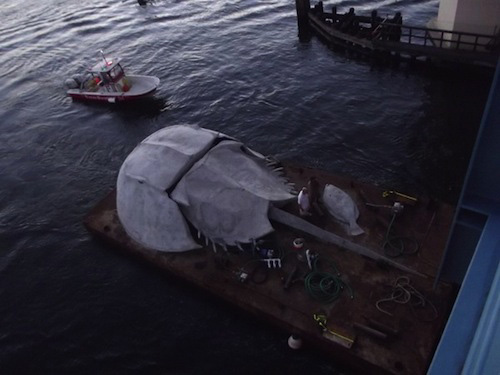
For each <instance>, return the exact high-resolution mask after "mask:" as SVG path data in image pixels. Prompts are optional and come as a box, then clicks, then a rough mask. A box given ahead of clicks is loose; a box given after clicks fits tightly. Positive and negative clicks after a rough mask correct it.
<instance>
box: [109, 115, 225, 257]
mask: <svg viewBox="0 0 500 375" xmlns="http://www.w3.org/2000/svg"><path fill="white" fill-rule="evenodd" d="M217 137H218V133H216V132H213V131H210V130H206V129H202V128H199V127H195V126H183V125H177V126H170V127H167V128H164V129H161V130H159V131H157V132H156V133H154V134H152V135H150V136H149V137H148V138H146V139H145V140H144V141H142V142H141V143H140V144H139V145H138V146H137V147H136V148H135V149H134V150H133V151H132V153H131V154H130V155H129V156H128V157H127V159H126V160H125V162H124V163H123V165H122V167H121V168H120V172H119V174H118V181H117V199H116V203H117V210H118V217H119V218H120V221H121V223H122V224H123V226H124V228H125V230H126V231H127V233H128V234H129V235H130V236H131V237H132V238H133V239H134V240H136V241H137V242H139V243H140V244H142V245H144V246H146V247H148V248H152V249H156V250H160V251H185V250H190V249H195V248H197V247H199V245H198V244H197V243H196V242H195V241H194V240H193V239H192V238H191V234H190V232H189V227H188V225H187V223H186V222H185V220H184V217H183V216H182V214H181V212H180V210H179V208H178V206H177V204H176V203H175V202H174V201H172V200H171V199H170V198H169V196H168V194H167V192H166V189H168V188H170V187H171V186H172V185H173V184H175V183H176V182H177V180H178V179H179V178H180V177H181V176H182V175H183V174H184V173H185V172H186V170H188V169H189V168H190V167H191V165H192V164H193V163H194V162H195V161H196V160H198V159H199V158H200V157H202V156H203V155H204V154H205V152H206V151H207V150H208V149H209V148H210V147H211V145H212V144H213V142H214V141H215V139H217Z"/></svg>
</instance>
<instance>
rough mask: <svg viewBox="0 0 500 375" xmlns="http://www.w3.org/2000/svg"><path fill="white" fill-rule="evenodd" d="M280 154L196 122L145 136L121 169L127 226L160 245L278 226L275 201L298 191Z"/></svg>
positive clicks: (247, 235)
mask: <svg viewBox="0 0 500 375" xmlns="http://www.w3.org/2000/svg"><path fill="white" fill-rule="evenodd" d="M279 172H280V171H279V168H277V167H276V164H275V161H273V160H272V159H269V158H266V157H264V156H263V155H261V154H259V153H257V152H255V151H253V150H251V149H249V148H248V147H246V146H245V145H243V144H242V143H241V142H239V141H238V140H236V139H234V138H232V137H229V136H227V135H225V134H222V133H219V132H216V131H212V130H209V129H204V128H200V127H198V126H193V125H175V126H169V127H166V128H163V129H161V130H159V131H157V132H155V133H153V134H152V135H150V136H149V137H147V138H146V139H145V140H143V141H142V142H141V143H140V144H139V145H138V146H137V147H136V148H135V149H134V150H133V151H132V152H131V153H130V155H129V156H128V157H127V158H126V160H125V161H124V163H123V165H122V166H121V168H120V171H119V173H118V180H117V198H116V199H117V212H118V217H119V219H120V222H121V223H122V225H123V227H124V228H125V231H126V232H127V234H128V235H129V236H130V237H132V238H133V239H134V240H135V241H136V242H138V243H140V244H141V245H143V246H145V247H147V248H149V249H154V250H158V251H165V252H182V251H187V250H192V249H196V248H200V247H201V245H200V243H199V242H198V241H196V240H194V239H193V237H192V236H191V232H192V231H191V229H190V226H189V224H188V223H190V224H191V225H192V227H194V228H195V230H197V231H198V238H199V239H201V235H203V237H204V238H205V245H208V243H209V242H210V243H212V246H213V247H214V249H216V246H217V245H219V246H221V247H223V248H227V246H237V247H240V248H241V244H247V243H252V242H253V241H255V240H257V239H259V238H261V237H263V236H265V235H267V234H269V233H270V232H272V231H273V227H272V226H271V223H270V222H269V218H268V211H269V208H270V206H271V205H272V204H280V203H285V202H287V201H289V200H291V199H293V198H294V197H295V191H294V190H293V185H292V184H289V183H288V181H287V180H286V179H285V178H283V177H282V176H281V175H280V173H279Z"/></svg>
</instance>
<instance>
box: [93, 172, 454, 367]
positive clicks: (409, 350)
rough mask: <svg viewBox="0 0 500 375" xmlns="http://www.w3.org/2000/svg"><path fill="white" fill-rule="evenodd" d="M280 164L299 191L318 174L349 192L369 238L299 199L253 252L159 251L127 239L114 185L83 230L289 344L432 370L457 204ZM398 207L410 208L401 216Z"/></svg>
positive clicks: (360, 363) (361, 361)
mask: <svg viewBox="0 0 500 375" xmlns="http://www.w3.org/2000/svg"><path fill="white" fill-rule="evenodd" d="M282 168H283V169H282V171H283V173H284V175H285V176H286V178H287V179H288V180H289V181H291V182H293V183H294V184H295V186H297V187H301V186H307V182H308V180H309V179H310V178H311V177H312V176H314V177H316V180H317V181H318V182H319V184H320V186H325V185H326V184H332V185H334V186H337V187H339V188H340V189H342V190H343V191H345V192H346V193H347V194H349V196H350V197H351V198H352V199H353V200H354V202H355V203H356V205H357V207H358V209H359V219H358V224H359V225H360V227H361V228H363V230H364V232H365V233H364V234H362V235H360V236H356V237H352V236H349V235H347V234H346V232H345V230H344V229H343V227H342V225H341V224H340V223H339V222H338V221H337V220H334V218H333V217H331V216H330V215H328V213H327V212H326V210H325V209H324V207H323V210H322V212H313V214H312V215H311V216H307V217H301V216H300V214H299V208H298V206H297V202H296V201H291V202H288V203H286V204H285V205H284V206H282V207H280V208H275V207H272V208H271V210H270V214H269V218H270V221H271V223H272V225H273V228H274V232H273V233H271V234H269V235H267V236H266V237H265V238H263V239H262V241H261V242H258V243H256V244H255V246H254V247H253V249H252V251H240V250H237V249H232V248H229V249H227V250H222V249H216V251H214V248H213V247H212V246H208V244H207V246H202V247H201V248H199V249H195V250H191V251H186V252H181V253H179V252H163V251H156V250H152V249H150V248H147V247H145V246H143V245H141V244H140V243H139V242H137V241H136V240H134V239H132V237H131V236H129V235H128V234H127V231H126V230H125V228H124V226H123V225H122V223H121V221H120V218H119V216H118V212H117V191H116V189H114V190H113V191H111V192H110V193H109V194H108V195H107V196H106V197H104V198H103V199H102V200H101V201H100V202H98V203H97V205H96V206H95V207H94V208H93V209H92V210H91V211H90V212H89V213H88V215H87V216H86V217H85V219H84V225H85V227H86V228H87V229H88V230H89V231H90V233H92V234H93V235H95V236H96V237H98V238H100V239H102V240H104V241H106V242H107V243H108V244H110V245H111V246H112V247H113V248H115V249H117V250H118V251H120V252H123V253H124V254H127V255H131V256H135V257H138V258H139V259H142V260H144V261H146V262H148V263H149V264H151V265H153V266H155V267H158V268H160V269H162V270H164V271H165V272H167V273H168V274H170V275H172V276H174V277H177V278H179V279H181V280H184V281H185V282H187V283H190V284H192V285H194V286H196V287H198V288H200V289H202V290H204V291H206V292H209V293H210V294H212V295H214V296H216V297H217V298H220V299H222V300H225V301H227V302H228V303H230V304H232V305H234V306H236V307H238V308H240V309H241V311H242V312H244V313H248V314H252V315H254V316H256V317H257V318H259V319H260V320H262V321H264V322H267V323H269V324H271V325H273V326H276V327H278V328H280V329H281V330H282V331H283V332H284V333H286V334H291V335H292V336H291V338H290V340H289V343H290V342H292V345H291V346H294V344H296V343H297V340H299V339H300V340H302V341H303V342H304V343H305V344H306V345H310V346H314V347H317V348H318V349H320V350H322V351H323V352H324V353H325V355H327V356H329V357H330V358H331V360H332V361H333V362H335V363H337V364H342V365H344V366H347V367H348V368H350V369H352V371H354V372H360V373H364V374H367V373H370V374H424V373H426V371H427V368H428V366H429V364H430V361H431V359H432V356H433V353H434V351H435V348H436V346H437V343H438V340H439V338H440V336H441V333H442V331H443V329H444V326H445V323H446V321H447V318H448V315H449V312H450V309H451V306H452V304H453V302H454V299H455V295H456V290H455V287H454V285H452V284H449V283H446V282H443V281H436V279H435V276H436V274H437V272H438V268H439V265H440V260H441V257H442V255H443V251H444V249H445V247H446V241H447V237H448V234H449V231H450V226H451V224H452V221H453V215H454V211H455V210H454V207H453V206H451V205H449V204H446V203H441V202H436V201H433V200H431V199H428V198H425V197H412V196H409V195H407V194H402V193H400V192H397V191H393V190H387V189H385V190H384V189H382V188H380V187H376V186H373V185H368V184H364V183H361V182H355V181H353V180H352V179H348V178H344V177H341V176H336V175H333V174H330V173H327V172H325V171H320V170H317V169H312V168H307V167H301V166H296V165H292V164H288V163H284V164H283V165H282ZM395 204H397V205H398V206H399V205H401V206H404V210H403V212H401V213H399V214H398V215H396V214H395V213H394V210H393V209H392V207H394V205H395ZM388 241H389V242H390V243H391V244H392V245H391V248H390V249H388V248H387V246H386V245H387V242H388ZM394 244H396V245H394ZM398 244H399V245H398ZM393 245H394V246H396V247H397V248H398V249H399V250H398V251H396V252H394V249H393V248H392V246H393ZM269 249H270V250H273V251H274V253H275V254H279V256H276V255H275V256H274V257H273V259H276V258H278V259H279V262H278V263H279V264H275V263H274V262H272V261H270V259H269V258H267V257H265V256H264V257H263V256H262V252H263V250H269ZM264 252H265V251H264ZM434 284H435V285H434Z"/></svg>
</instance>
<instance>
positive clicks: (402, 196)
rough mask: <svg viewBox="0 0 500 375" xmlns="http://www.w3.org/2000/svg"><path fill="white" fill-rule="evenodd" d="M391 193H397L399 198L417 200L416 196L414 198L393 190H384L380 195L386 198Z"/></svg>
mask: <svg viewBox="0 0 500 375" xmlns="http://www.w3.org/2000/svg"><path fill="white" fill-rule="evenodd" d="M391 194H394V195H397V196H399V197H401V198H405V199H409V200H410V201H413V202H416V201H417V198H415V197H410V196H409V195H406V194H403V193H400V192H399V191H394V190H386V191H384V192H383V193H382V196H383V197H384V198H387V197H388V196H389V195H391Z"/></svg>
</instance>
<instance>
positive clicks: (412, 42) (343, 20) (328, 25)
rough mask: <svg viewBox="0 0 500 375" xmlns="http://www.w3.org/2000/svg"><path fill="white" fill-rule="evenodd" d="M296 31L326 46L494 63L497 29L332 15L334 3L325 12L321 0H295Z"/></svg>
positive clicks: (499, 53) (498, 50) (499, 48)
mask: <svg viewBox="0 0 500 375" xmlns="http://www.w3.org/2000/svg"><path fill="white" fill-rule="evenodd" d="M296 9H297V20H298V26H299V36H304V35H307V34H308V33H309V32H310V31H313V32H314V33H316V34H317V35H319V36H320V37H321V38H322V39H323V40H325V41H326V42H327V43H329V44H330V45H332V46H340V47H343V48H346V49H349V50H355V51H356V52H359V53H362V54H365V55H369V56H377V57H378V56H383V57H396V58H399V57H404V58H409V59H411V60H415V59H418V58H425V59H427V60H431V61H446V62H452V63H460V64H472V65H483V66H490V67H495V66H496V63H497V61H498V59H499V57H500V33H499V34H497V35H485V34H475V33H468V32H458V31H450V30H443V29H434V28H427V27H419V26H409V25H405V24H403V20H402V16H401V15H400V14H395V15H394V17H386V18H382V17H379V16H378V14H377V11H373V12H372V13H371V14H370V15H369V16H361V15H356V14H355V13H354V9H353V8H351V9H350V11H349V12H348V13H344V14H338V13H337V9H336V7H335V6H333V7H332V9H331V11H329V12H328V11H325V10H324V7H323V2H322V1H320V2H318V3H317V4H316V5H315V6H313V7H311V6H310V0H296Z"/></svg>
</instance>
